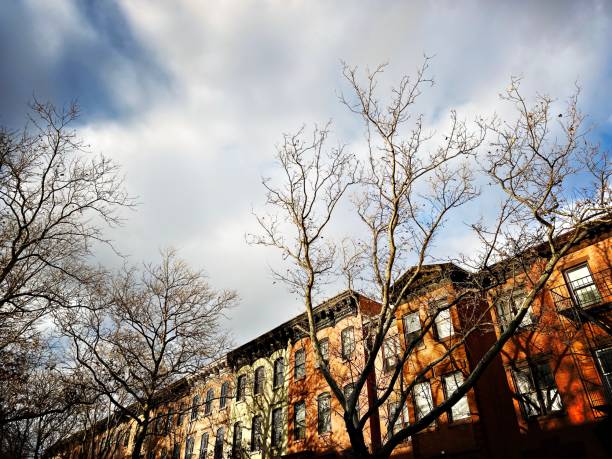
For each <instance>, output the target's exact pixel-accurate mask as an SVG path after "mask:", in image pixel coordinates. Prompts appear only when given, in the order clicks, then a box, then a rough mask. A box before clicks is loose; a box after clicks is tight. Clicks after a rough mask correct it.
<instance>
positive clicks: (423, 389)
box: [413, 382, 433, 421]
mask: <svg viewBox="0 0 612 459" xmlns="http://www.w3.org/2000/svg"><path fill="white" fill-rule="evenodd" d="M413 393H414V412H415V417H416V419H417V421H418V420H419V419H421V418H422V417H423V416H425V415H427V414H428V413H429V412H430V411H431V410H432V409H433V398H432V396H431V387H430V386H429V382H423V383H419V384H417V385H415V386H414V392H413Z"/></svg>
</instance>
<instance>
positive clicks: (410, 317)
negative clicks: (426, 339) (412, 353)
mask: <svg viewBox="0 0 612 459" xmlns="http://www.w3.org/2000/svg"><path fill="white" fill-rule="evenodd" d="M402 321H403V324H404V340H405V341H406V346H409V345H410V343H411V342H412V341H414V340H415V339H416V338H417V336H418V335H419V334H420V332H421V320H420V318H419V313H418V312H411V313H410V314H406V315H405V316H404V318H403V319H402Z"/></svg>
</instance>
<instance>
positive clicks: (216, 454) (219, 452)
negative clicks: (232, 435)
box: [213, 426, 225, 459]
mask: <svg viewBox="0 0 612 459" xmlns="http://www.w3.org/2000/svg"><path fill="white" fill-rule="evenodd" d="M224 443H225V427H224V426H221V427H219V428H218V429H217V432H216V433H215V448H214V450H213V458H214V459H223V445H224Z"/></svg>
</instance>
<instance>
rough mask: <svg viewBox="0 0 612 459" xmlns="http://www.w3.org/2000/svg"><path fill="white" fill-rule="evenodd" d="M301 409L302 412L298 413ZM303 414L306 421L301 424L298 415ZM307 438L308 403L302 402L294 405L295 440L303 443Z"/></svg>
mask: <svg viewBox="0 0 612 459" xmlns="http://www.w3.org/2000/svg"><path fill="white" fill-rule="evenodd" d="M298 407H300V411H298ZM299 412H301V413H303V415H304V416H303V417H304V419H303V420H302V421H301V422H300V420H299V419H298V413H299ZM305 438H306V401H304V400H300V401H299V402H296V403H294V404H293V439H294V440H295V441H301V440H304V439H305Z"/></svg>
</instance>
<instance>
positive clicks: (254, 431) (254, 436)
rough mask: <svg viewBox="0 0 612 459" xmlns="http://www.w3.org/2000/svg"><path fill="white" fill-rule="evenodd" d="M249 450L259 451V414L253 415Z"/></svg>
mask: <svg viewBox="0 0 612 459" xmlns="http://www.w3.org/2000/svg"><path fill="white" fill-rule="evenodd" d="M251 451H261V416H253V420H252V425H251Z"/></svg>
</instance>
